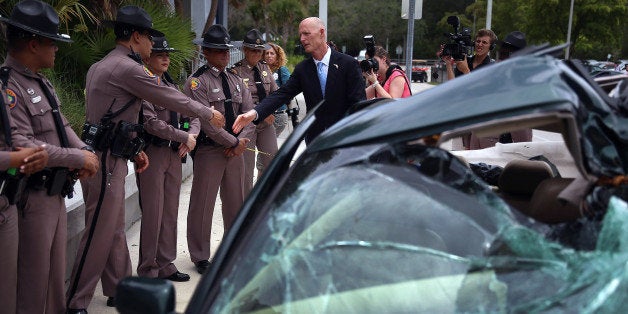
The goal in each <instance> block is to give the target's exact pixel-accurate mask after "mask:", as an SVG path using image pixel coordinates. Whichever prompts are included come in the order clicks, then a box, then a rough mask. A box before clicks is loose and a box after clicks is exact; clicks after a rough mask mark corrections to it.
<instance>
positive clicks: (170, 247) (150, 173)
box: [137, 145, 181, 278]
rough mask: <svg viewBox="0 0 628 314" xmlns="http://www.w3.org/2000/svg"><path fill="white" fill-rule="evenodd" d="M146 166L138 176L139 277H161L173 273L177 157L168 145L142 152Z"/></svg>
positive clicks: (178, 182)
mask: <svg viewBox="0 0 628 314" xmlns="http://www.w3.org/2000/svg"><path fill="white" fill-rule="evenodd" d="M146 154H147V155H148V160H149V161H150V166H149V167H148V169H146V170H145V171H144V172H142V173H140V174H139V175H138V176H137V178H138V187H139V191H140V206H141V208H142V225H141V229H140V258H139V263H138V266H137V274H138V275H139V276H144V277H151V278H156V277H160V278H164V277H168V276H170V275H172V274H174V273H175V272H177V268H176V266H175V265H174V264H173V263H172V262H173V261H174V260H175V259H176V258H177V213H178V212H179V193H180V191H181V158H180V157H179V156H178V153H177V152H175V151H173V150H172V149H171V148H170V147H168V146H155V145H151V146H149V147H148V148H147V149H146Z"/></svg>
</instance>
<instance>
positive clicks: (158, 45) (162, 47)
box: [152, 37, 177, 52]
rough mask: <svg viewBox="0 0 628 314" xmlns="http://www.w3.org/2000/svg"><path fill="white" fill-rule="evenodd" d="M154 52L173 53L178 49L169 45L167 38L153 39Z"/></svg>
mask: <svg viewBox="0 0 628 314" xmlns="http://www.w3.org/2000/svg"><path fill="white" fill-rule="evenodd" d="M152 51H153V52H173V51H177V50H176V49H174V48H172V47H170V46H169V45H168V41H167V40H166V37H153V49H152Z"/></svg>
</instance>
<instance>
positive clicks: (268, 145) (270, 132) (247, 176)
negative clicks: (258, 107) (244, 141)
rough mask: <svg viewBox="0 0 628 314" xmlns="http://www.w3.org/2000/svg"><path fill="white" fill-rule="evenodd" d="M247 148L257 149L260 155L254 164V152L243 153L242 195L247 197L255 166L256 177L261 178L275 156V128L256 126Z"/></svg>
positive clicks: (262, 125) (265, 124)
mask: <svg viewBox="0 0 628 314" xmlns="http://www.w3.org/2000/svg"><path fill="white" fill-rule="evenodd" d="M247 147H249V148H251V149H254V148H255V147H257V149H258V150H259V151H261V153H257V163H256V162H255V152H254V151H250V150H248V149H247V150H245V151H244V154H243V155H244V193H245V194H244V195H248V194H249V193H250V192H251V190H252V189H253V172H254V170H255V169H254V167H255V166H256V165H257V177H258V178H259V177H261V176H262V173H263V172H264V170H265V169H266V168H267V167H268V165H270V162H271V161H272V160H273V158H274V157H275V154H277V136H276V135H275V128H274V127H273V126H272V125H269V124H267V123H266V122H262V123H260V124H259V125H257V127H256V128H255V132H254V133H253V136H252V138H251V141H250V142H249V144H248V146H247ZM269 154H270V155H269Z"/></svg>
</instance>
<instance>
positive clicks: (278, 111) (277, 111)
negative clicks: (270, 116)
mask: <svg viewBox="0 0 628 314" xmlns="http://www.w3.org/2000/svg"><path fill="white" fill-rule="evenodd" d="M282 113H286V111H285V110H275V113H274V114H282Z"/></svg>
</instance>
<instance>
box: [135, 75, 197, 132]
mask: <svg viewBox="0 0 628 314" xmlns="http://www.w3.org/2000/svg"><path fill="white" fill-rule="evenodd" d="M162 84H163V85H166V86H168V87H170V88H172V89H175V90H176V87H175V86H173V85H169V84H168V83H166V82H163V80H162ZM142 105H143V106H144V107H143V114H144V130H145V131H146V132H148V133H149V134H152V135H154V136H157V137H159V138H162V139H164V140H168V141H174V142H178V143H186V142H187V140H188V134H198V133H199V132H200V129H201V126H200V121H199V119H197V118H194V119H190V130H189V131H188V132H185V131H183V130H181V129H177V128H175V127H174V126H172V125H171V124H170V110H168V109H166V108H164V107H161V106H158V105H153V104H151V103H149V102H147V101H143V102H142ZM180 119H181V115H180V114H177V121H178V120H180Z"/></svg>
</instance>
